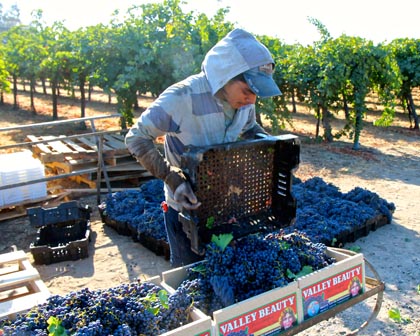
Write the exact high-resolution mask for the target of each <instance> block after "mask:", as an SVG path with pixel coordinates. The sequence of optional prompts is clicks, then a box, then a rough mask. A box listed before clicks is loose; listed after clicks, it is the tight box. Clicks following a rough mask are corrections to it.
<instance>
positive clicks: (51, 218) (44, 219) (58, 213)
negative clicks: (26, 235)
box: [26, 201, 92, 227]
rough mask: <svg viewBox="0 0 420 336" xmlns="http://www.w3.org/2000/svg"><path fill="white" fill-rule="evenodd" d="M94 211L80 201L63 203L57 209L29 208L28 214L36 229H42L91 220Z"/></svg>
mask: <svg viewBox="0 0 420 336" xmlns="http://www.w3.org/2000/svg"><path fill="white" fill-rule="evenodd" d="M91 212H92V209H91V208H90V207H89V206H88V205H86V206H82V205H80V204H79V202H78V201H70V202H65V203H61V204H60V205H59V206H57V207H51V208H43V207H40V206H38V207H33V208H28V209H27V210H26V213H27V215H28V217H29V221H30V223H31V224H32V225H33V226H35V227H41V226H46V225H51V224H57V223H69V224H71V223H73V222H74V221H75V220H79V219H84V220H89V219H90V214H91Z"/></svg>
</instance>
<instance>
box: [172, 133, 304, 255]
mask: <svg viewBox="0 0 420 336" xmlns="http://www.w3.org/2000/svg"><path fill="white" fill-rule="evenodd" d="M299 154H300V143H299V141H298V138H297V137H296V136H294V135H282V136H271V137H267V138H263V139H257V140H247V141H239V142H235V143H228V144H222V145H215V146H207V147H198V148H197V147H194V148H189V150H188V151H187V152H186V153H185V154H184V155H183V156H182V159H181V166H182V169H183V170H184V171H185V172H186V174H187V175H188V177H189V179H190V183H191V185H192V187H193V189H194V192H195V194H196V196H197V198H198V199H199V201H200V202H201V203H202V204H201V206H200V207H199V208H198V209H197V210H192V211H187V210H185V209H184V210H183V211H182V213H181V214H180V221H181V222H182V223H183V228H184V231H185V232H186V233H187V236H188V237H189V238H190V240H191V248H192V250H194V251H195V252H196V253H198V254H203V253H204V245H205V244H206V243H208V242H209V241H210V239H211V236H212V235H213V234H221V233H232V234H233V235H234V237H235V238H236V237H241V236H245V235H248V234H250V233H253V232H257V231H260V232H261V231H270V230H273V229H276V228H280V227H285V226H289V225H290V224H291V223H292V222H293V220H294V219H295V217H296V201H295V198H294V197H293V195H292V193H291V189H292V172H293V170H294V169H295V168H296V167H297V166H298V164H299Z"/></svg>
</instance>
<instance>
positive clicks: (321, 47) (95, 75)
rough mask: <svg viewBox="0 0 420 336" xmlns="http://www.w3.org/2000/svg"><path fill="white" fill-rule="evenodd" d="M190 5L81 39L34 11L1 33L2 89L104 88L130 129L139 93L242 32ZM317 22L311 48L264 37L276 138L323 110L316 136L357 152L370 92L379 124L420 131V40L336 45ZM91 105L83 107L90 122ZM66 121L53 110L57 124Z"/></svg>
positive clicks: (147, 9)
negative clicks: (339, 119) (27, 85)
mask: <svg viewBox="0 0 420 336" xmlns="http://www.w3.org/2000/svg"><path fill="white" fill-rule="evenodd" d="M184 4H186V1H183V0H165V1H163V2H160V3H147V4H143V5H139V6H132V7H131V8H130V9H129V10H128V11H127V13H126V15H125V17H124V20H122V21H118V20H117V19H112V20H111V21H110V23H109V24H108V25H102V24H100V25H96V26H93V27H86V28H81V29H79V30H77V31H74V32H70V31H69V30H67V29H66V28H65V27H64V25H63V23H61V22H55V23H54V24H53V25H51V26H46V25H45V23H44V22H43V21H42V11H37V12H34V13H33V22H31V24H30V25H29V26H20V25H16V26H14V25H11V26H10V27H8V28H10V29H8V30H7V31H5V32H4V33H2V38H3V42H4V43H3V44H2V45H1V46H0V55H1V56H2V57H1V59H2V61H3V62H4V63H1V62H0V90H1V91H3V92H8V91H9V89H10V86H11V85H10V82H9V80H10V78H12V79H13V81H14V83H13V85H15V84H16V81H17V79H18V78H21V79H26V80H29V81H30V82H31V83H35V82H36V81H37V80H40V79H41V80H45V79H48V80H49V81H50V84H51V87H52V89H53V91H54V92H53V94H55V95H57V90H58V87H64V88H67V89H68V90H69V91H71V92H72V91H73V88H74V87H75V86H76V87H79V89H82V88H83V87H84V86H85V85H89V87H92V86H98V87H100V88H101V89H103V90H104V91H105V92H106V93H109V94H110V93H114V94H116V96H117V101H118V112H120V113H121V115H122V116H123V117H122V119H121V126H122V127H123V128H125V127H126V126H127V125H128V126H130V125H131V124H132V123H133V118H134V113H133V111H134V107H135V106H137V105H138V99H139V94H151V95H152V96H154V97H156V96H158V95H159V94H160V93H161V92H162V91H163V90H164V89H166V88H167V87H168V86H169V85H171V84H173V83H175V82H177V81H179V80H181V79H183V78H185V77H187V76H189V75H192V74H194V73H197V72H199V71H200V67H201V63H202V60H203V59H204V56H205V54H206V53H207V51H208V50H209V49H210V48H211V47H212V46H213V45H214V44H215V43H217V42H218V41H219V40H220V39H221V38H222V37H223V36H225V35H226V33H228V32H229V31H230V30H232V29H233V28H234V27H235V24H233V23H231V22H229V21H227V20H226V16H227V14H228V13H229V8H220V9H219V10H218V11H217V12H216V14H215V15H214V16H213V17H208V16H206V15H205V14H203V13H195V12H186V11H184V10H183V5H184ZM12 16H13V15H12ZM308 20H309V22H310V23H312V24H313V25H314V26H315V27H316V28H317V29H318V32H319V33H320V40H319V41H317V42H316V43H314V45H312V46H309V45H308V46H302V45H300V44H294V45H285V44H284V43H282V42H281V41H280V40H279V39H278V38H273V37H270V36H266V35H263V36H257V38H258V39H259V40H260V41H261V42H262V43H264V44H265V45H266V46H267V47H268V49H269V50H270V52H271V53H272V55H273V58H274V60H275V63H276V71H275V73H274V79H275V81H276V82H277V84H278V86H279V87H280V89H281V91H282V93H283V94H282V95H281V96H278V97H274V98H272V99H259V100H258V102H257V114H259V115H263V116H265V117H266V118H267V119H268V120H269V121H270V122H271V128H272V133H274V134H275V133H278V132H279V131H280V130H281V129H283V128H285V127H286V125H287V124H292V120H293V112H296V111H297V105H298V103H303V104H305V106H306V107H308V108H310V109H312V110H314V111H315V115H314V116H315V122H316V123H317V132H316V134H315V137H317V138H319V137H320V135H319V128H320V127H323V129H324V134H323V135H322V136H323V138H324V140H328V141H333V139H337V138H340V137H342V136H345V135H346V136H348V137H349V138H350V139H353V142H354V143H353V147H354V148H355V149H357V148H358V146H359V142H360V137H361V132H362V130H363V125H364V118H365V116H366V113H368V112H369V111H368V108H367V106H366V97H367V95H368V94H372V95H375V97H377V98H378V99H379V102H380V103H381V106H383V110H382V111H381V114H380V116H379V118H378V119H377V120H375V121H374V125H376V126H382V127H385V126H389V125H391V124H392V122H393V119H394V114H395V108H396V106H397V104H398V103H400V104H401V105H402V106H403V107H404V108H405V109H406V110H408V111H409V112H410V114H411V115H412V116H413V117H414V121H415V127H418V118H417V114H416V111H415V106H414V104H413V103H412V93H411V92H412V90H413V89H414V88H416V87H418V86H420V40H418V39H396V40H394V41H392V43H390V44H389V45H373V43H372V42H371V41H368V40H365V39H363V38H359V37H350V36H346V35H342V36H340V37H338V38H332V37H331V34H330V33H329V31H328V29H327V27H326V26H325V25H324V24H323V23H322V22H321V21H319V20H318V19H316V18H308ZM290 102H292V110H291V111H289V109H290ZM53 104H55V105H56V101H54V99H53ZM83 108H84V104H81V115H82V116H83V113H84V111H83ZM343 110H344V111H345V116H346V123H345V125H344V126H343V128H342V129H339V130H334V133H333V131H332V127H331V122H332V119H333V117H334V113H338V112H341V111H343ZM57 117H58V115H57V106H53V119H54V118H57Z"/></svg>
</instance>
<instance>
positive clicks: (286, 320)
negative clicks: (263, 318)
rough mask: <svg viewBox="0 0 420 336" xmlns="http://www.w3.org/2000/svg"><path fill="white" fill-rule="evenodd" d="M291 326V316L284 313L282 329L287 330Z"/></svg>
mask: <svg viewBox="0 0 420 336" xmlns="http://www.w3.org/2000/svg"><path fill="white" fill-rule="evenodd" d="M292 324H293V316H292V314H290V313H286V315H285V316H284V318H283V328H284V329H287V328H290V327H291V326H292Z"/></svg>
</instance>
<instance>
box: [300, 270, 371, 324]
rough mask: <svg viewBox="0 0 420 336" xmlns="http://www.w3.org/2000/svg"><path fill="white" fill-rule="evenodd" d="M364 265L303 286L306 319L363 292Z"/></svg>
mask: <svg viewBox="0 0 420 336" xmlns="http://www.w3.org/2000/svg"><path fill="white" fill-rule="evenodd" d="M363 278H364V277H363V267H362V265H356V266H354V267H352V268H350V269H347V270H345V271H343V272H340V273H337V274H335V275H333V276H331V277H329V278H325V279H323V280H321V281H319V282H314V283H312V284H310V285H309V286H306V287H303V288H302V289H301V291H302V301H303V311H304V319H305V320H306V319H308V318H311V317H313V316H315V315H318V314H319V313H322V312H324V311H326V310H328V309H330V308H332V307H334V306H336V305H338V304H340V303H341V302H344V301H346V300H348V299H350V298H352V297H354V296H357V295H359V294H361V293H363V290H364V289H363V283H364V282H363Z"/></svg>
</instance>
